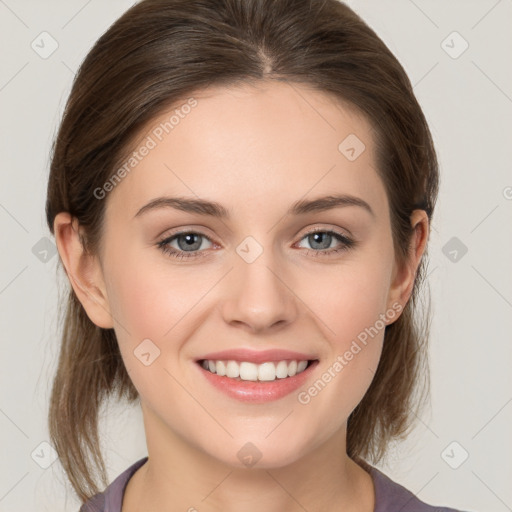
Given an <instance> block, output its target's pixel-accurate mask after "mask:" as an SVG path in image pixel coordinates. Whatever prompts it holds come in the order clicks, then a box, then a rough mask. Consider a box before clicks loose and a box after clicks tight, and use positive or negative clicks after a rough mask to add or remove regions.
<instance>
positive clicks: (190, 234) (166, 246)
mask: <svg viewBox="0 0 512 512" xmlns="http://www.w3.org/2000/svg"><path fill="white" fill-rule="evenodd" d="M208 244H210V246H211V245H213V242H212V241H211V240H210V239H209V238H208V237H207V236H206V235H203V234H201V233H196V232H195V231H183V232H181V233H176V234H174V235H172V236H170V237H167V238H165V239H164V240H161V241H160V242H158V244H157V245H158V247H159V249H160V250H161V251H162V252H164V253H166V254H168V255H169V256H171V257H173V258H180V259H182V258H190V257H195V256H198V252H200V250H203V249H207V248H208Z"/></svg>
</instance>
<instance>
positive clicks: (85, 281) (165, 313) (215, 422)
mask: <svg viewBox="0 0 512 512" xmlns="http://www.w3.org/2000/svg"><path fill="white" fill-rule="evenodd" d="M194 98H196V99H197V101H198V105H197V107H195V108H194V109H192V111H191V112H190V114H188V115H187V116H186V117H184V119H181V120H180V123H179V125H177V126H176V127H175V128H174V129H173V130H172V132H170V133H169V134H168V135H167V136H166V137H165V138H164V139H163V140H162V141H161V142H159V144H158V145H157V147H156V148H154V149H152V150H151V151H150V152H149V154H148V155H147V156H146V157H144V159H143V160H142V161H141V162H140V163H139V164H138V165H137V166H136V167H135V168H134V169H133V170H132V172H130V173H129V174H128V175H127V176H126V177H125V178H124V179H123V181H122V182H121V183H120V184H119V185H117V186H116V187H115V189H114V190H112V191H111V192H110V193H109V194H108V196H107V198H106V199H104V200H106V201H107V209H106V218H105V220H106V223H105V231H104V240H103V241H104V244H103V246H102V250H101V253H100V254H98V255H94V256H87V255H85V253H84V252H83V250H82V247H81V245H80V242H79V238H78V232H79V230H80V229H81V228H80V226H78V224H77V223H76V221H74V220H73V219H72V218H71V217H70V216H69V214H67V213H65V212H62V213H60V214H59V215H57V217H56V219H55V233H56V241H57V246H58V250H59V253H60V255H61V258H62V261H63V264H64V266H65V269H66V272H67V274H68V276H69V278H70V281H71V283H72V285H73V287H74V290H75V292H76V293H77V296H78V297H79V299H80V301H81V302H82V304H83V306H84V308H85V310H86V312H87V314H88V316H89V318H90V319H91V320H92V321H93V322H94V323H95V324H96V325H98V326H100V327H103V328H111V327H113V328H114V329H115V332H116V335H117V339H118V341H119V346H120V349H121V353H122V357H123V360H124V363H125V365H126V367H127V370H128V372H129V374H130V377H131V379H132V381H133V383H134V385H135V387H136V388H137V390H138V392H139V394H140V400H141V407H142V412H143V417H144V425H145V431H146V440H147V448H148V455H149V461H148V462H147V463H146V464H145V465H144V466H142V468H140V469H139V470H138V471H137V472H136V473H135V475H134V476H133V477H132V478H131V480H130V481H129V484H128V486H127V490H126V493H125V498H124V502H123V509H122V510H123V512H134V511H137V510H145V511H148V512H150V511H157V510H164V509H165V510H194V509H196V510H200V511H201V512H203V511H220V510H222V511H227V512H229V511H234V510H236V511H238V512H240V511H247V512H249V511H256V510H258V511H261V510H265V511H268V512H273V511H282V510H288V511H299V510H301V511H303V510H304V509H306V510H327V511H330V510H333V511H334V510H346V511H356V510H357V511H359V512H360V511H365V512H371V511H373V510H374V506H375V503H374V488H373V483H372V480H371V477H370V475H369V474H368V473H367V472H366V471H365V470H364V469H363V468H362V467H361V466H359V465H358V464H356V463H355V462H354V461H352V460H351V459H349V458H348V456H347V455H346V422H347V418H348V416H349V415H350V413H351V411H352V410H353V409H354V408H355V407H356V405H357V404H358V403H359V402H360V401H361V399H362V398H363V396H364V394H365V392H366V390H367V389H368V387H369V385H370V383H371V381H372V378H373V375H374V371H375V369H376V367H377V364H378V361H379V357H380V354H381V350H382V342H383V334H384V329H381V330H380V331H379V333H378V335H376V336H374V337H373V338H371V341H370V342H369V343H368V344H367V345H366V346H365V347H364V348H363V349H362V350H361V351H360V352H359V353H358V354H357V355H355V356H354V357H353V359H352V360H351V361H350V362H348V364H346V366H344V368H343V370H342V371H341V372H338V373H337V374H336V377H335V378H333V379H332V380H331V382H329V383H328V385H326V386H325V388H324V389H323V390H322V391H321V392H320V393H318V395H317V396H315V397H313V398H312V399H311V401H310V402H309V403H308V404H301V403H299V401H298V399H297V394H298V393H297V392H293V393H291V394H290V395H288V396H286V397H284V398H282V399H280V400H277V401H275V402H269V403H266V404H249V403H243V402H240V401H237V400H234V399H232V398H229V397H227V396H225V395H224V394H222V393H221V392H220V391H218V390H217V389H215V388H213V387H212V386H211V385H210V384H209V383H207V382H206V380H205V379H204V378H199V377H198V375H199V373H198V371H197V368H196V366H195V365H196V363H195V362H194V359H195V358H198V357H200V356H201V355H204V354H206V353H208V352H211V351H214V350H215V351H217V350H224V349H230V348H238V347H244V348H251V349H254V350H263V349H273V348H284V349H289V350H295V351H299V352H305V353H307V354H312V355H314V356H315V357H316V358H317V359H318V360H319V364H318V366H317V367H316V368H315V369H314V372H313V373H312V375H311V376H310V377H309V379H308V382H307V385H306V386H303V387H302V388H301V389H300V390H298V391H301V390H302V391H303V390H305V389H306V390H307V388H308V387H309V386H311V384H312V383H313V382H314V381H315V380H317V379H318V378H319V377H320V376H321V375H322V373H323V372H324V371H326V370H327V369H328V368H329V367H332V365H333V363H334V362H335V361H336V357H337V356H338V355H340V354H344V353H345V352H346V351H347V350H348V349H349V347H350V345H351V342H352V341H353V340H354V339H356V337H357V335H358V334H359V333H361V332H362V331H364V329H365V328H368V327H370V326H373V325H375V322H376V320H377V319H378V318H379V315H380V314H383V313H385V312H386V311H387V310H389V309H390V308H393V305H394V306H395V309H397V308H399V307H403V306H405V304H406V302H407V300H408V299H409V297H410V294H411V290H412V286H413V283H414V278H415V273H416V270H417V267H418V265H419V263H420V260H421V256H422V254H423V252H424V249H425V245H426V243H427V238H428V219H427V216H426V214H425V212H424V211H421V210H417V211H415V212H414V213H413V215H412V216H411V226H413V227H414V235H413V237H412V238H411V248H410V257H409V260H408V262H407V264H406V265H403V266H399V265H398V263H397V260H396V257H395V253H394V250H393V243H392V235H391V225H390V217H389V205H388V199H387V195H386V192H385V188H384V185H383V183H382V181H381V180H380V178H379V176H378V174H377V172H376V171H375V167H376V166H375V154H374V142H373V138H372V129H371V127H370V124H369V123H368V122H367V121H366V119H365V118H364V117H363V116H361V115H358V113H357V111H356V110H355V109H353V108H349V107H348V106H347V105H342V104H341V103H340V102H339V101H337V100H336V99H335V98H334V97H332V96H330V95H328V94H326V93H322V92H319V91H316V90H314V89H312V88H308V87H306V86H304V85H298V84H293V86H292V85H291V84H288V83H281V82H273V83H272V82H271V83H266V82H262V83H259V84H258V85H257V86H256V85H255V84H253V85H251V86H249V85H245V86H237V87H231V88H226V87H216V88H210V89H209V90H208V91H202V92H201V93H199V94H195V95H194ZM168 118H169V112H166V113H163V114H162V116H161V117H160V118H159V119H157V120H155V123H152V124H151V126H147V127H146V131H145V133H144V134H143V137H146V136H147V135H148V134H150V133H151V130H152V129H153V128H154V126H156V125H158V124H159V123H160V122H161V121H163V120H167V119H168ZM349 134H356V135H357V137H358V138H359V139H360V140H361V141H363V142H364V144H365V146H366V149H365V150H364V151H363V152H362V153H361V154H360V156H359V157H358V158H357V159H356V160H354V161H349V160H348V159H347V158H346V157H345V156H344V155H343V154H342V153H341V152H340V151H339V150H338V145H339V144H340V142H341V141H343V140H344V139H345V138H346V137H347V136H348V135H349ZM143 137H141V140H142V138H143ZM333 194H350V195H353V196H356V197H358V198H361V199H363V200H364V201H366V202H367V203H368V204H369V205H370V207H371V209H372V210H373V212H374V215H371V214H370V213H369V212H367V211H366V210H365V209H364V208H362V207H359V206H343V207H337V208H333V209H330V210H326V211H313V212H309V213H305V214H301V215H286V211H287V210H288V208H289V207H290V206H291V205H292V204H293V203H294V202H296V201H298V200H301V199H315V198H318V197H321V196H326V195H333ZM160 196H183V197H188V198H196V199H197V198H201V199H207V200H210V201H216V202H218V203H220V204H221V205H222V206H223V207H225V208H226V209H227V210H228V211H229V212H230V214H231V217H230V218H229V219H219V218H213V217H211V216H207V215H200V214H198V213H190V212H184V211H179V210H177V209H174V208H170V207H167V208H161V209H159V210H153V211H149V212H146V213H145V214H143V215H140V216H137V217H135V214H136V213H137V211H138V210H139V209H140V208H141V207H142V206H144V205H145V204H147V203H148V202H149V201H150V200H152V199H154V198H156V197H160ZM91 200H96V199H94V198H91ZM317 228H318V229H323V230H327V231H328V230H335V231H337V232H339V233H341V234H343V235H345V236H349V237H351V238H352V239H354V240H355V241H356V242H357V243H356V245H355V246H353V247H350V248H348V249H346V250H342V251H338V252H335V253H332V252H331V253H330V255H329V254H326V251H328V250H329V249H322V248H318V247H319V246H318V244H316V245H315V241H314V240H312V239H311V237H309V238H308V236H306V235H308V234H309V233H310V232H311V231H312V230H313V229H317ZM178 229H185V230H189V231H193V232H199V233H201V234H204V235H205V236H206V237H207V238H206V239H204V241H203V244H202V246H201V247H200V250H199V251H197V250H196V256H193V257H190V258H187V259H175V258H172V257H171V256H169V255H167V254H164V253H163V252H162V251H161V249H159V248H158V246H157V243H158V242H159V241H160V240H162V239H164V238H168V237H170V236H171V235H173V234H174V233H175V232H176V231H177V230H178ZM247 236H252V237H253V238H254V239H255V240H256V241H257V242H258V243H259V244H260V246H261V247H262V249H263V252H262V254H261V255H260V256H259V257H258V258H257V259H256V260H255V261H254V262H252V263H247V262H246V261H245V260H244V259H242V258H241V257H240V256H239V255H238V254H237V252H236V248H237V246H238V245H239V244H240V243H241V242H242V241H243V240H244V239H245V238H246V237H247ZM181 241H182V242H183V238H182V239H181ZM327 243H328V242H327ZM184 245H185V244H183V243H182V245H181V247H183V246H184ZM172 246H173V247H174V248H175V249H177V250H179V247H180V246H179V245H178V241H177V240H176V239H174V241H173V242H172ZM341 246H342V244H341V243H340V242H338V241H337V240H336V238H333V239H332V242H331V245H330V246H329V248H330V249H331V250H332V249H337V248H339V247H341ZM322 251H323V254H319V253H320V252H322ZM198 254H199V255H198ZM200 254H202V256H201V255H200ZM398 316H399V314H398V313H397V314H396V316H395V317H394V318H393V319H392V320H389V319H388V320H386V323H391V322H393V321H396V319H397V318H398ZM147 338H149V339H150V340H152V342H153V343H154V344H155V345H157V346H158V347H159V349H160V351H161V353H160V356H159V357H158V358H157V359H156V360H155V361H154V362H153V363H152V364H151V365H149V366H145V365H143V364H142V363H141V362H140V361H139V360H138V359H137V358H136V357H135V356H134V353H133V351H134V350H135V349H136V347H137V346H138V345H139V344H140V343H141V341H142V340H144V339H147ZM247 442H251V443H253V444H254V445H255V446H256V447H257V448H258V450H259V452H261V454H262V457H261V459H260V460H259V461H258V462H257V464H256V465H254V466H253V467H251V468H248V467H246V466H244V464H243V463H242V462H241V461H240V460H239V459H238V457H237V452H238V451H239V450H240V449H241V448H242V447H243V446H244V445H245V444H246V443H247ZM311 482H314V485H311ZM205 497H206V498H205ZM192 507H194V508H192Z"/></svg>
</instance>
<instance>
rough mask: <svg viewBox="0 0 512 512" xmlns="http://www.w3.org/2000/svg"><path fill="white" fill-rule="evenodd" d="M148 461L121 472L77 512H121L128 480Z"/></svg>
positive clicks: (142, 461) (145, 459)
mask: <svg viewBox="0 0 512 512" xmlns="http://www.w3.org/2000/svg"><path fill="white" fill-rule="evenodd" d="M147 460H148V458H147V457H144V458H142V459H140V460H138V461H137V462H135V463H134V464H132V465H131V466H130V467H129V468H128V469H126V470H125V471H123V472H122V473H121V474H120V475H119V476H118V477H117V478H116V479H115V480H114V481H113V482H112V483H111V484H110V485H109V486H108V487H107V488H106V489H105V490H104V491H103V492H100V493H98V494H95V495H94V496H93V497H92V498H90V499H89V500H87V501H86V502H85V503H84V504H83V505H82V506H81V507H80V511H79V512H121V505H122V503H123V496H124V491H125V488H126V484H127V483H128V480H130V478H131V477H132V475H133V474H134V473H135V471H137V469H139V468H140V467H141V466H142V465H143V464H145V462H146V461H147Z"/></svg>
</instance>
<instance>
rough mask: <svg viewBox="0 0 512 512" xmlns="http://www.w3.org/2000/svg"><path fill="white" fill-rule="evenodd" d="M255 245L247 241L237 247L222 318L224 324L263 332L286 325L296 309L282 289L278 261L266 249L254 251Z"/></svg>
mask: <svg viewBox="0 0 512 512" xmlns="http://www.w3.org/2000/svg"><path fill="white" fill-rule="evenodd" d="M256 243H257V242H256ZM256 243H255V240H254V239H252V240H251V237H248V239H246V240H244V241H243V242H242V243H241V244H239V246H238V247H237V250H236V254H235V255H234V268H233V272H230V274H231V275H230V281H229V283H227V287H226V293H225V300H224V305H223V315H224V319H225V321H226V322H228V323H235V324H244V325H245V326H247V327H248V328H251V329H253V330H263V329H266V328H270V327H272V326H274V325H277V324H279V325H283V324H286V323H290V322H291V321H293V319H294V318H295V317H296V314H297V309H296V303H295V297H294V295H293V293H292V292H291V291H290V290H289V289H288V287H287V286H286V275H285V273H284V272H283V269H284V265H283V264H282V261H280V260H279V257H278V255H276V254H275V252H274V251H272V249H271V248H270V247H265V248H263V247H262V246H261V245H260V244H258V245H259V247H258V246H257V245H256Z"/></svg>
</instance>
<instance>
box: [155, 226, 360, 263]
mask: <svg viewBox="0 0 512 512" xmlns="http://www.w3.org/2000/svg"><path fill="white" fill-rule="evenodd" d="M315 233H325V234H327V235H332V236H333V237H334V238H335V239H336V240H338V242H340V243H341V246H340V247H338V248H336V249H324V250H315V249H306V251H307V252H308V253H310V252H311V253H313V255H314V256H315V257H318V256H333V255H334V254H336V253H339V252H343V251H348V250H349V249H352V248H353V247H355V246H356V245H357V242H356V241H355V240H352V239H351V238H348V237H347V236H345V235H342V234H341V233H338V232H337V231H333V230H327V229H316V230H313V231H310V232H308V233H306V234H305V235H304V236H303V237H302V238H301V240H303V239H304V238H307V237H308V236H310V235H314V234H315ZM184 235H199V236H200V237H202V238H205V239H206V240H208V241H209V242H212V240H210V238H209V237H207V236H206V235H203V234H202V233H198V232H196V231H181V232H178V233H175V234H174V235H172V236H170V237H166V238H164V239H163V240H161V241H159V242H158V243H157V246H158V248H159V249H160V250H161V251H162V252H163V253H165V254H167V255H168V256H169V257H171V258H175V259H184V258H195V257H201V256H199V255H200V254H201V252H204V251H181V250H177V249H174V248H173V247H170V246H169V244H170V243H171V242H172V241H173V240H174V239H176V238H178V237H180V236H184Z"/></svg>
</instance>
